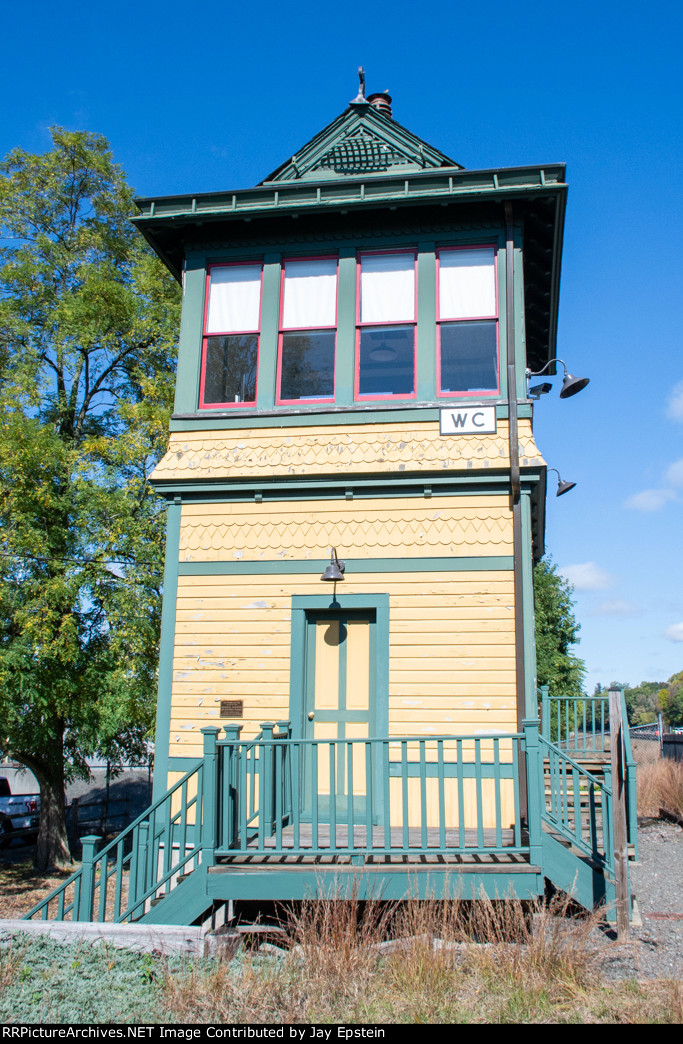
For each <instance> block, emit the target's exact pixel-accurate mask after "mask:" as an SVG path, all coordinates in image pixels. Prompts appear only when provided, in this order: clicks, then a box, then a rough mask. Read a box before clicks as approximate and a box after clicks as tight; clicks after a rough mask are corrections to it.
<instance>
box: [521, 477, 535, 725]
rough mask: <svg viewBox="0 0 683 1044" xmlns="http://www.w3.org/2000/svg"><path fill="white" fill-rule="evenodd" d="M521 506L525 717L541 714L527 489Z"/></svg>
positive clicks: (522, 494)
mask: <svg viewBox="0 0 683 1044" xmlns="http://www.w3.org/2000/svg"><path fill="white" fill-rule="evenodd" d="M520 509H521V516H522V517H521V522H522V541H521V543H522V546H521V548H520V553H521V556H522V591H521V611H522V614H523V634H524V663H525V665H526V670H525V675H526V676H525V678H524V708H525V709H524V717H525V718H536V717H537V716H538V699H537V696H536V636H535V625H534V621H535V610H534V576H533V568H534V565H533V548H532V533H531V498H530V496H529V493H528V491H526V490H522V493H521V501H520ZM518 611H519V610H518Z"/></svg>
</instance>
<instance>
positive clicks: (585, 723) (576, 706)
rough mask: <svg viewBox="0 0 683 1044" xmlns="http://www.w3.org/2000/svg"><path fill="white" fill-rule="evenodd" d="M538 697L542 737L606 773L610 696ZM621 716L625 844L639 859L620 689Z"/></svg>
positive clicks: (543, 691) (543, 690)
mask: <svg viewBox="0 0 683 1044" xmlns="http://www.w3.org/2000/svg"><path fill="white" fill-rule="evenodd" d="M539 694H540V697H541V735H542V736H543V738H544V740H546V741H547V742H549V743H552V744H554V745H555V746H556V747H558V748H560V749H561V750H563V751H564V752H566V753H567V754H569V755H570V756H572V757H574V758H576V759H580V758H582V757H586V758H588V759H589V760H595V761H596V770H594V771H597V763H600V766H601V767H603V768H604V770H605V771H606V769H607V766H608V762H609V757H610V726H609V694H608V693H606V692H605V693H604V694H602V693H601V694H600V695H598V696H582V697H580V698H574V697H566V696H551V695H550V693H549V689H548V686H547V685H542V686H540V687H539ZM621 715H622V721H623V723H624V728H623V729H622V733H623V746H624V749H623V763H624V771H625V774H626V814H627V828H628V842H629V845H630V846H631V848H632V851H633V856H634V858H635V859H637V858H638V807H637V782H636V762H635V759H634V757H633V751H632V748H631V736H630V733H629V730H628V716H627V713H626V700H625V697H624V690H623V688H622V689H621Z"/></svg>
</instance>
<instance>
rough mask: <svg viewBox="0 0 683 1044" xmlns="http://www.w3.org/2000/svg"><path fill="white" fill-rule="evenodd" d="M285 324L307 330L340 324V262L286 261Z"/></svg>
mask: <svg viewBox="0 0 683 1044" xmlns="http://www.w3.org/2000/svg"><path fill="white" fill-rule="evenodd" d="M284 296H285V299H284V305H283V308H282V327H283V329H284V330H305V329H312V328H320V327H330V326H336V325H337V262H336V259H335V258H327V259H325V260H324V261H286V262H285V286H284Z"/></svg>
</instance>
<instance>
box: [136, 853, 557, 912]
mask: <svg viewBox="0 0 683 1044" xmlns="http://www.w3.org/2000/svg"><path fill="white" fill-rule="evenodd" d="M544 888H545V885H544V880H543V875H542V873H541V872H540V867H537V866H517V867H512V866H510V867H508V868H503V867H490V868H489V867H480V868H478V869H477V870H476V871H470V870H468V871H467V872H463V870H462V867H460V866H458V865H457V864H454V863H450V864H449V863H448V862H444V863H443V864H442V865H440V866H439V865H430V866H429V868H427V867H421V866H420V865H419V864H417V863H412V864H411V863H406V864H404V865H402V866H393V867H386V868H385V867H373V866H369V867H368V866H365V867H360V868H359V867H353V866H348V867H345V866H343V865H336V866H330V867H327V866H314V867H311V868H310V869H308V868H306V869H304V867H297V868H296V869H294V870H285V869H284V868H280V867H273V866H266V867H264V868H263V869H260V868H257V867H252V868H247V869H242V868H241V867H238V866H231V867H230V869H229V870H228V872H227V873H223V872H221V870H220V868H217V869H216V871H215V872H209V873H208V874H207V894H208V896H209V897H210V898H211V899H216V900H220V899H224V900H227V899H235V900H252V899H256V900H258V899H270V900H279V901H280V902H284V901H288V900H289V901H291V900H298V899H315V898H322V897H325V896H326V897H331V898H336V899H339V898H343V897H347V898H349V899H351V898H353V899H354V900H366V899H375V900H377V899H381V900H383V901H400V900H402V899H462V900H468V899H472V900H476V899H481V897H482V896H483V895H486V896H487V897H488V898H489V899H500V898H501V896H504V897H505V898H510V897H512V898H518V899H522V900H533V899H537V898H538V897H539V896H540V895H543V892H544ZM155 909H159V907H156V908H155Z"/></svg>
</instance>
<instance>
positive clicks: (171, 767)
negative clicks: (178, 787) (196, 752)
mask: <svg viewBox="0 0 683 1044" xmlns="http://www.w3.org/2000/svg"><path fill="white" fill-rule="evenodd" d="M167 762H168V771H169V772H190V771H191V770H192V769H193V768H195V766H196V764H197V758H188V757H182V758H181V757H174V756H173V755H172V756H171V757H169V758H167Z"/></svg>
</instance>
